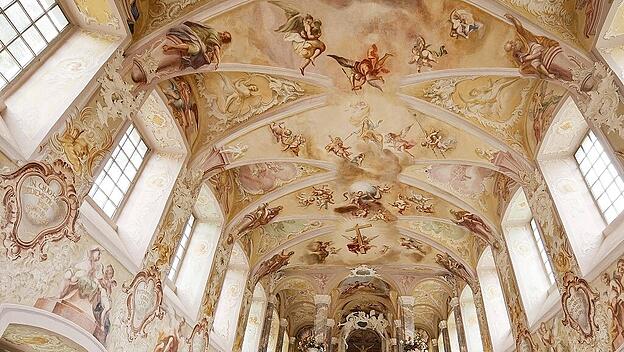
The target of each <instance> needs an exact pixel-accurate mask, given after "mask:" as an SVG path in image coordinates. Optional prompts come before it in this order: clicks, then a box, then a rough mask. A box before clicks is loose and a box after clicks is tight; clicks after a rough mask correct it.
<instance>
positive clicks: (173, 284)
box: [167, 211, 199, 292]
mask: <svg viewBox="0 0 624 352" xmlns="http://www.w3.org/2000/svg"><path fill="white" fill-rule="evenodd" d="M191 218H192V219H193V224H192V225H191V228H190V230H189V235H188V240H187V242H186V246H184V247H182V246H181V245H182V239H183V238H184V231H185V230H186V229H187V226H188V224H189V220H191ZM198 223H199V218H198V217H197V216H195V214H194V213H193V212H192V211H191V214H190V215H189V216H188V218H187V219H186V222H185V223H184V228H183V229H182V237H180V242H178V245H177V246H176V249H175V252H173V259H172V260H175V258H176V256H177V254H178V250H180V248H184V251H183V252H182V255H181V256H180V261H179V263H178V265H177V268H176V269H175V275H174V276H173V277H170V276H169V275H170V274H171V270H172V269H173V266H171V267H170V268H169V271H168V272H167V283H168V284H169V285H170V286H171V289H172V290H173V292H176V289H177V286H176V281H177V280H178V276H179V275H180V269H182V265H183V264H184V259H185V258H186V255H187V253H188V249H189V245H190V244H191V241H192V240H193V235H194V234H195V229H196V227H197V224H198ZM172 264H173V262H172Z"/></svg>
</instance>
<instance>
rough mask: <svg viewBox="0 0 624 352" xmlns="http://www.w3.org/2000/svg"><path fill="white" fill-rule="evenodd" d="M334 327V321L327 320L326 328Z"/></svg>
mask: <svg viewBox="0 0 624 352" xmlns="http://www.w3.org/2000/svg"><path fill="white" fill-rule="evenodd" d="M334 325H336V321H335V320H334V319H327V326H329V327H330V328H331V327H334Z"/></svg>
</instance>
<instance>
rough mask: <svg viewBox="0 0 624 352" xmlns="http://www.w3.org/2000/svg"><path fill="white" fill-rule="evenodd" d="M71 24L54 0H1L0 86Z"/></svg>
mask: <svg viewBox="0 0 624 352" xmlns="http://www.w3.org/2000/svg"><path fill="white" fill-rule="evenodd" d="M68 24H69V23H68V22H67V18H66V17H65V15H64V14H63V11H61V8H60V7H59V6H58V4H57V3H56V1H55V0H0V89H2V88H4V87H6V86H7V85H8V84H9V82H11V81H12V80H13V79H14V78H15V77H17V75H18V74H19V73H20V72H22V70H24V68H25V67H26V66H27V65H28V64H29V63H31V62H32V61H33V59H34V58H36V57H37V55H39V54H40V53H41V52H42V51H43V50H44V49H45V48H46V47H47V46H48V45H49V44H50V43H51V42H52V41H53V40H54V39H55V38H56V37H57V36H58V35H59V33H60V32H62V31H63V30H64V29H65V28H66V27H67V25H68Z"/></svg>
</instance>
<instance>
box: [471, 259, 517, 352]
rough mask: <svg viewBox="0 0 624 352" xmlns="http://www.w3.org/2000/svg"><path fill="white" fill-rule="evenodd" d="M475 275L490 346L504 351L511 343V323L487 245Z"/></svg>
mask: <svg viewBox="0 0 624 352" xmlns="http://www.w3.org/2000/svg"><path fill="white" fill-rule="evenodd" d="M477 275H478V277H479V283H480V285H481V293H482V295H483V304H484V305H485V315H486V316H487V320H488V326H489V330H490V338H491V339H492V346H493V348H494V351H495V352H498V351H505V350H506V349H507V347H509V346H510V345H511V344H512V341H511V324H510V323H509V315H508V314H507V305H506V304H505V298H504V296H503V290H502V288H501V284H500V280H499V279H498V272H497V271H496V267H495V263H494V257H493V256H492V249H491V248H489V247H488V248H487V249H486V250H485V251H483V254H482V255H481V259H480V260H479V263H478V265H477Z"/></svg>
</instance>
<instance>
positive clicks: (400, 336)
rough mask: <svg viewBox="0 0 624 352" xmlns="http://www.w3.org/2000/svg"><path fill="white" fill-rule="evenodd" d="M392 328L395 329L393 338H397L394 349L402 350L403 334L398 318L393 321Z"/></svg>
mask: <svg viewBox="0 0 624 352" xmlns="http://www.w3.org/2000/svg"><path fill="white" fill-rule="evenodd" d="M394 329H395V338H396V340H397V344H396V351H397V352H402V351H403V342H402V341H403V340H405V336H404V335H403V328H402V324H401V321H400V320H399V319H397V320H395V321H394Z"/></svg>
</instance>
